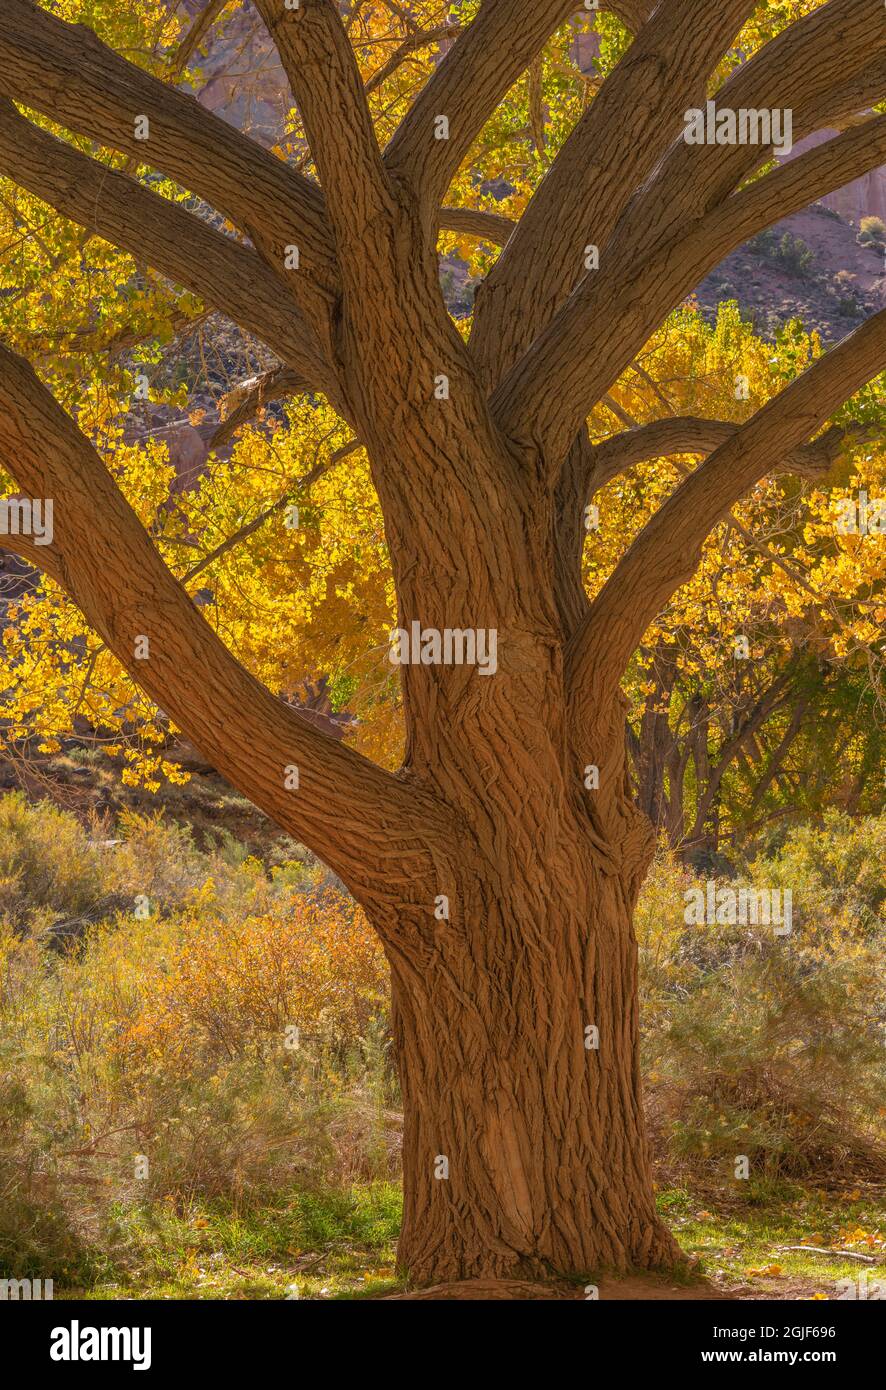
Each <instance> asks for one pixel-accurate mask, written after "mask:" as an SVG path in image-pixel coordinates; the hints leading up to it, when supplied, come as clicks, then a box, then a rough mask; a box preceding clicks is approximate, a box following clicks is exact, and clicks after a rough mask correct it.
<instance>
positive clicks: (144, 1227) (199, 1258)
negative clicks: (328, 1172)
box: [56, 1183, 401, 1299]
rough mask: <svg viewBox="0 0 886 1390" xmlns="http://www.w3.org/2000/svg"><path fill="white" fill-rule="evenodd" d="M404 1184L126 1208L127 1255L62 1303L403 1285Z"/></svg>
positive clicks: (346, 1292) (324, 1293)
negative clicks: (255, 1202)
mask: <svg viewBox="0 0 886 1390" xmlns="http://www.w3.org/2000/svg"><path fill="white" fill-rule="evenodd" d="M400 1212H401V1199H400V1190H399V1187H398V1186H397V1185H396V1184H394V1183H376V1184H372V1185H367V1186H360V1187H353V1188H351V1189H349V1190H346V1191H333V1192H299V1193H295V1194H292V1195H291V1196H290V1197H288V1198H287V1199H286V1200H281V1199H277V1201H276V1202H272V1203H271V1204H270V1205H268V1206H264V1207H261V1208H259V1209H255V1210H250V1211H236V1210H235V1209H233V1208H232V1207H231V1205H230V1203H221V1202H219V1203H213V1204H207V1203H195V1204H194V1205H192V1206H190V1207H188V1208H187V1209H184V1210H182V1209H176V1207H175V1205H174V1204H172V1203H167V1202H159V1203H155V1204H153V1205H151V1206H140V1207H135V1206H132V1207H118V1208H117V1209H116V1210H115V1212H114V1226H115V1230H114V1235H115V1250H116V1252H117V1258H116V1262H115V1266H114V1265H112V1266H110V1267H108V1268H106V1269H105V1270H104V1271H103V1272H102V1276H101V1277H100V1278H99V1279H98V1280H96V1281H95V1282H94V1283H92V1284H90V1285H88V1286H80V1287H65V1286H64V1284H63V1282H62V1281H59V1284H57V1286H56V1298H61V1299H64V1298H87V1299H120V1298H127V1297H129V1298H187V1299H190V1298H198V1299H202V1298H206V1299H213V1298H220V1299H228V1298H251V1299H265V1298H267V1299H273V1298H287V1297H288V1298H296V1297H297V1298H318V1297H325V1298H329V1297H332V1298H336V1297H346V1298H354V1297H360V1296H364V1295H366V1294H367V1293H378V1292H380V1291H383V1290H385V1289H387V1288H392V1289H393V1288H395V1287H399V1283H398V1281H397V1279H396V1277H395V1275H394V1246H395V1243H396V1239H397V1231H398V1228H399V1223H400Z"/></svg>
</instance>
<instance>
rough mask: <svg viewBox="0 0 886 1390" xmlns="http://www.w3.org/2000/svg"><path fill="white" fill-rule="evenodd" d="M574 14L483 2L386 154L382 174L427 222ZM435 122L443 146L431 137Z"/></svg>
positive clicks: (565, 7)
mask: <svg viewBox="0 0 886 1390" xmlns="http://www.w3.org/2000/svg"><path fill="white" fill-rule="evenodd" d="M575 8H576V5H575V0H533V3H531V4H525V3H523V0H483V4H482V5H481V6H480V12H479V14H478V15H477V17H476V19H475V20H474V21H473V22H472V23H471V24H470V25H468V27H467V29H465V30H464V32H463V33H462V35H461V37H460V38H459V39H458V40H457V41H456V42H455V43H454V44H453V45H452V47H451V48H450V49H449V51H448V53H447V54H446V55H445V57H444V58H443V59H442V61H441V62H440V63H439V65H438V67H437V68H436V70H435V72H434V73H433V74H432V75H431V77H430V78H429V80H428V81H427V82H426V83H425V85H424V87H423V88H422V90H421V92H420V93H419V95H418V96H417V98H416V100H415V101H414V103H413V105H412V107H411V108H410V110H409V112H408V113H407V115H406V116H405V117H404V119H403V121H402V122H401V123H400V125H399V127H398V128H397V130H396V131H395V133H394V135H393V137H392V139H391V141H390V143H389V144H388V147H387V149H386V150H385V164H386V165H387V168H388V169H389V170H390V172H391V174H393V175H394V176H395V177H397V178H401V179H403V180H404V181H405V182H406V183H408V184H409V185H410V186H411V187H412V188H413V189H415V190H416V192H417V193H418V195H419V199H420V202H421V203H422V206H423V208H424V211H425V214H426V216H427V217H428V218H430V217H435V216H436V213H437V209H438V207H439V206H440V204H441V203H442V201H443V197H444V195H445V193H446V190H447V188H448V187H449V185H450V184H451V182H452V180H453V179H454V178H455V175H456V174H457V172H458V170H459V167H460V166H461V163H462V161H463V160H464V158H465V156H466V155H467V153H468V150H469V149H470V147H471V145H472V144H473V142H474V140H475V139H476V137H477V135H479V133H480V131H481V130H482V129H483V127H484V125H485V124H486V122H487V121H488V120H489V118H490V117H491V116H492V114H493V112H494V111H495V109H496V107H497V106H498V104H499V102H500V101H501V100H502V98H503V97H504V96H505V95H506V94H507V92H508V91H510V89H511V87H512V86H513V85H514V83H515V82H516V81H517V79H518V78H519V77H520V75H521V73H523V72H524V71H525V70H526V68H527V67H528V66H529V64H530V62H531V61H532V59H533V58H534V57H535V55H536V54H537V53H539V52H540V51H541V50H542V48H543V47H544V45H545V43H546V42H547V40H548V39H549V38H550V36H551V34H552V33H553V32H554V30H555V29H557V28H558V26H559V25H560V24H562V23H563V22H564V21H565V20H567V19H568V18H569V16H570V14H572V13H573V12H574V10H575ZM438 116H445V117H446V118H447V120H448V123H449V135H448V139H437V138H435V133H434V125H435V120H436V118H437V117H438Z"/></svg>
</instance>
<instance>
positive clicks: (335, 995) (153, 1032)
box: [121, 888, 387, 1065]
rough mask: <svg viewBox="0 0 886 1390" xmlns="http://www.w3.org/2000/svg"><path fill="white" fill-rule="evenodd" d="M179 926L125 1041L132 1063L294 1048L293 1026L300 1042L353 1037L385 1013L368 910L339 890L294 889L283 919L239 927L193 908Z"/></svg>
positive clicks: (260, 919) (251, 920) (268, 916)
mask: <svg viewBox="0 0 886 1390" xmlns="http://www.w3.org/2000/svg"><path fill="white" fill-rule="evenodd" d="M181 928H182V930H183V933H184V941H183V943H182V944H181V945H179V946H178V947H177V948H176V950H175V952H174V954H173V955H172V958H171V959H168V960H167V961H166V962H164V963H163V964H162V967H161V970H160V972H159V973H158V975H157V978H156V980H155V981H154V982H152V983H153V988H152V989H151V990H150V991H146V992H145V995H144V997H143V998H144V1002H143V1005H142V1007H141V1009H140V1011H139V1012H138V1014H137V1016H136V1018H135V1019H134V1020H132V1021H131V1022H130V1024H129V1025H128V1027H127V1028H126V1030H125V1033H124V1034H123V1037H122V1039H121V1043H122V1052H123V1054H124V1055H125V1056H126V1058H127V1060H128V1061H129V1062H130V1064H132V1063H135V1064H136V1065H137V1063H138V1059H139V1058H140V1059H141V1060H142V1061H146V1062H150V1061H153V1062H156V1061H158V1060H161V1059H165V1060H166V1061H171V1060H172V1059H173V1058H174V1057H175V1056H178V1055H181V1053H182V1052H183V1051H184V1050H185V1049H187V1051H188V1053H189V1055H190V1056H191V1057H192V1058H193V1056H194V1054H195V1053H204V1054H206V1053H208V1054H211V1055H215V1056H221V1057H229V1058H233V1057H237V1056H242V1055H244V1054H247V1053H252V1054H253V1055H255V1056H260V1057H261V1056H266V1055H268V1054H269V1053H270V1052H273V1051H277V1050H282V1049H283V1048H284V1047H286V1046H287V1045H289V1046H291V1045H292V1042H293V1034H292V1031H291V1030H292V1029H293V1028H296V1029H298V1042H299V1044H300V1043H301V1042H303V1041H306V1040H308V1039H311V1038H315V1037H320V1038H322V1039H323V1040H324V1041H328V1042H330V1043H333V1044H346V1043H349V1042H353V1041H355V1040H356V1039H357V1038H359V1037H361V1036H362V1035H363V1033H364V1032H365V1030H366V1028H367V1026H368V1025H369V1023H370V1021H371V1019H372V1018H373V1017H374V1016H376V1015H378V1014H380V1013H383V1012H384V1010H385V1003H386V996H387V968H386V964H385V959H384V954H383V952H382V950H381V947H380V946H379V944H378V940H377V938H376V936H375V934H374V933H373V931H372V929H371V928H370V926H369V924H368V922H367V921H366V917H365V915H364V913H363V911H362V909H361V908H360V907H358V905H357V904H356V903H355V902H353V901H352V900H351V899H350V898H346V897H344V896H343V895H342V894H341V893H339V892H337V891H335V890H334V889H329V888H327V889H325V890H323V891H321V892H317V893H315V894H313V895H304V894H299V893H296V894H295V895H294V896H293V899H292V902H291V906H290V908H289V909H288V911H287V912H286V914H285V915H284V916H281V914H280V913H279V912H273V913H265V914H259V915H252V916H249V917H247V918H246V919H245V920H244V921H243V922H242V923H240V924H237V925H233V924H231V923H230V922H227V923H219V922H217V921H214V920H210V921H209V922H208V923H207V922H206V921H205V920H200V917H199V916H198V915H196V914H195V916H194V917H193V918H192V919H191V920H190V921H188V920H187V919H186V920H184V921H183V922H182V923H181ZM287 1030H289V1033H287ZM287 1037H288V1039H289V1042H288V1044H287Z"/></svg>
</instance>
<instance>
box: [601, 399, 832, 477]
mask: <svg viewBox="0 0 886 1390" xmlns="http://www.w3.org/2000/svg"><path fill="white" fill-rule="evenodd" d="M740 429H741V425H738V424H736V423H735V422H734V421H732V420H706V419H702V418H700V417H698V416H694V415H676V416H672V417H671V418H670V419H667V420H653V421H652V422H651V423H650V424H648V425H638V426H637V428H636V429H631V430H625V431H624V432H623V433H622V434H613V435H611V436H610V437H609V439H604V440H603V441H602V443H600V444H596V445H594V446H593V448H592V451H591V455H590V458H589V464H590V472H589V477H588V483H587V486H588V490H589V494H590V493H593V492H596V491H597V489H598V488H601V487H604V486H605V485H606V483H608V482H609V481H610V479H612V478H615V477H617V476H618V475H619V474H620V473H623V472H624V471H625V470H626V469H627V468H632V467H633V466H634V465H635V464H637V463H643V462H645V461H646V459H653V458H668V457H669V456H670V455H672V454H709V453H711V452H712V450H714V449H717V448H719V447H720V445H721V444H725V443H726V441H727V440H729V439H732V437H733V436H734V435H736V434H737V433H738V431H739V430H740ZM844 438H845V432H844V431H843V430H842V429H840V428H839V427H837V426H836V425H835V426H834V427H833V428H832V429H830V430H828V432H827V434H824V435H822V436H821V438H820V439H816V440H815V442H814V443H812V444H804V445H803V446H802V447H801V448H799V449H793V450H792V451H791V453H790V454H788V456H787V458H784V459H781V460H779V461H778V462H777V463H776V464H775V465H774V467H773V468H772V469H771V470H770V471H771V472H772V473H793V474H797V475H799V476H800V477H801V478H821V477H823V476H824V475H825V474H827V473H829V472H830V470H831V468H832V467H833V466H834V463H835V462H836V460H837V458H838V456H839V453H840V450H841V447H842V444H843V440H844Z"/></svg>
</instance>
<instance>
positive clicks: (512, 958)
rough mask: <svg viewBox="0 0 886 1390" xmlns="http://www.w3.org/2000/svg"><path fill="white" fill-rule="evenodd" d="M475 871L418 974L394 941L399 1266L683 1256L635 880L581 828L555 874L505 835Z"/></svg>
mask: <svg viewBox="0 0 886 1390" xmlns="http://www.w3.org/2000/svg"><path fill="white" fill-rule="evenodd" d="M524 814H526V813H525V812H524ZM530 821H531V815H527V821H526V825H527V826H528V825H529V823H530ZM582 866H583V867H582ZM564 870H565V871H566V872H564ZM461 884H462V887H463V889H464V891H465V894H466V897H467V900H468V904H469V906H468V910H467V913H466V917H465V923H464V925H462V924H457V925H455V924H452V923H450V922H447V921H440V922H438V923H437V924H436V930H435V933H434V938H435V939H434V942H433V946H432V947H431V948H430V949H429V951H428V959H427V960H426V962H425V963H424V965H423V969H422V971H421V974H420V975H419V974H417V973H416V972H415V971H414V970H412V969H407V968H404V965H403V962H401V961H399V960H398V959H397V958H396V956H393V957H392V967H393V983H394V1005H395V1041H396V1047H397V1053H398V1061H399V1068H400V1076H401V1083H402V1090H403V1102H404V1108H405V1135H404V1148H403V1169H404V1203H405V1205H404V1216H403V1227H402V1233H401V1238H400V1245H399V1251H398V1259H399V1264H400V1266H401V1268H402V1269H403V1270H405V1271H406V1272H408V1274H409V1276H410V1278H411V1279H413V1280H414V1281H415V1282H417V1283H428V1282H447V1281H454V1280H459V1279H471V1278H517V1277H521V1276H522V1277H526V1276H530V1277H539V1276H544V1275H546V1274H551V1273H557V1274H567V1275H578V1276H584V1275H592V1274H593V1273H594V1272H595V1271H597V1270H600V1269H602V1268H615V1269H619V1270H623V1269H627V1268H631V1267H640V1268H652V1267H661V1266H667V1265H672V1264H673V1263H674V1262H675V1260H676V1259H678V1258H679V1252H678V1251H677V1248H676V1246H675V1244H674V1242H673V1240H672V1239H671V1237H670V1235H669V1234H668V1232H667V1231H666V1229H665V1228H664V1227H663V1226H662V1224H661V1223H660V1221H659V1220H658V1218H657V1216H656V1212H655V1205H654V1198H653V1189H652V1179H651V1172H650V1163H649V1156H648V1151H647V1143H646V1137H645V1132H644V1124H643V1115H642V1101H641V1083H640V1074H639V1065H638V1003H637V953H636V943H635V939H634V934H633V929H632V926H631V909H632V906H633V902H632V897H633V886H632V885H630V884H626V883H625V882H624V881H623V880H622V878H621V877H620V876H619V875H618V874H614V873H612V872H606V871H605V870H604V867H603V865H602V864H601V863H600V862H599V861H597V862H595V859H594V855H593V852H592V851H590V849H589V847H588V846H587V844H584V845H582V843H581V833H580V831H579V832H576V834H575V836H574V840H573V843H572V844H571V845H570V846H569V847H568V852H567V853H565V854H564V853H562V852H561V853H560V854H559V855H558V856H557V862H556V863H555V864H554V865H553V866H551V867H550V868H549V870H548V873H547V875H545V874H544V873H542V871H541V866H540V864H538V863H534V864H533V863H527V862H526V860H525V858H522V857H521V856H518V855H517V854H514V855H512V856H509V854H508V851H507V849H504V850H503V851H502V854H501V857H500V859H499V862H498V863H497V864H496V865H495V866H494V868H493V867H491V866H489V865H483V864H482V863H479V862H478V863H476V864H469V863H463V864H462V872H461Z"/></svg>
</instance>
